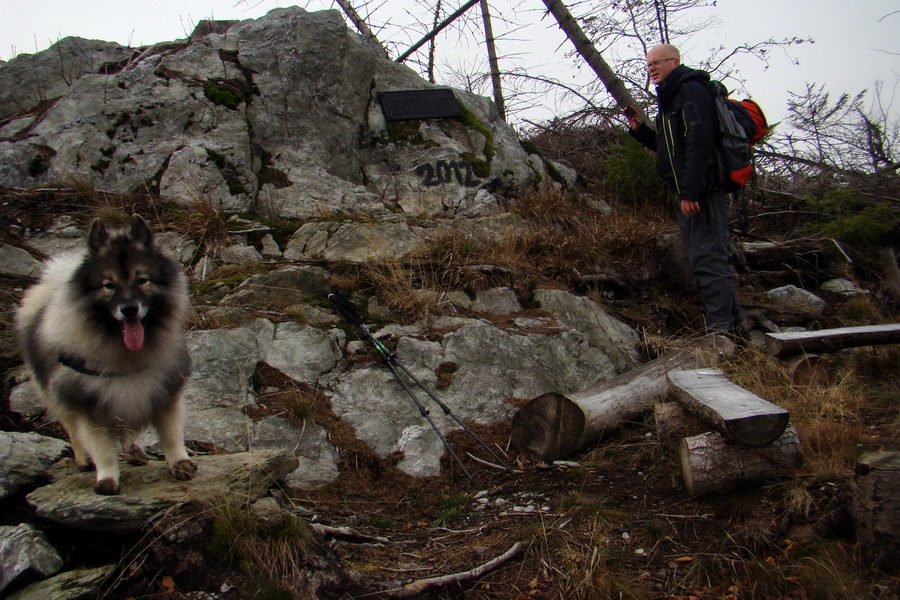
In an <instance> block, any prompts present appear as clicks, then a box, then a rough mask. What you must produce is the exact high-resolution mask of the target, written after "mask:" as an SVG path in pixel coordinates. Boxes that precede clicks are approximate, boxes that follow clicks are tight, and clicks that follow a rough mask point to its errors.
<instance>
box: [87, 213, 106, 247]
mask: <svg viewBox="0 0 900 600" xmlns="http://www.w3.org/2000/svg"><path fill="white" fill-rule="evenodd" d="M107 242H109V232H108V231H106V226H105V225H104V224H103V221H101V220H100V219H94V222H93V223H91V231H90V233H88V250H90V252H91V254H97V253H98V252H100V250H102V249H103V247H104V246H106V244H107Z"/></svg>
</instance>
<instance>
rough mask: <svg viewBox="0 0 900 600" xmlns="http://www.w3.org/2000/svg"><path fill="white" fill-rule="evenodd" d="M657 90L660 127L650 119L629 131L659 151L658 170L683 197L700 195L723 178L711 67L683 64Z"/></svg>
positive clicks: (695, 197)
mask: <svg viewBox="0 0 900 600" xmlns="http://www.w3.org/2000/svg"><path fill="white" fill-rule="evenodd" d="M656 94H657V99H658V102H659V114H658V115H657V116H656V132H655V133H654V132H653V130H652V129H651V128H650V127H648V126H647V124H646V123H643V124H641V126H640V127H639V128H638V129H637V130H629V132H630V133H631V135H632V136H634V138H635V139H637V140H638V141H639V142H641V143H642V144H644V145H645V146H647V147H648V148H650V149H651V150H655V151H656V170H657V172H658V173H659V176H660V177H662V179H663V180H664V181H665V182H666V183H668V184H669V187H670V188H671V189H672V191H673V192H674V193H675V195H676V196H677V199H683V198H686V199H688V200H693V201H700V200H701V199H702V198H704V197H705V196H706V194H705V193H704V192H705V190H706V189H708V188H709V187H711V186H712V185H714V184H715V183H716V181H717V179H718V177H717V173H718V171H717V168H716V164H717V163H716V112H715V110H716V108H715V104H714V100H713V96H712V92H711V91H710V89H709V73H706V72H705V71H698V70H696V69H691V68H689V67H686V66H684V65H678V66H677V67H675V68H674V69H673V70H672V72H671V73H669V76H668V77H666V78H665V80H664V81H663V82H662V83H661V84H660V85H659V86H657V88H656Z"/></svg>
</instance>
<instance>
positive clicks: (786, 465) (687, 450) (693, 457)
mask: <svg viewBox="0 0 900 600" xmlns="http://www.w3.org/2000/svg"><path fill="white" fill-rule="evenodd" d="M679 455H680V459H681V473H682V476H683V478H684V486H685V488H686V489H687V492H688V494H690V495H692V496H696V495H701V494H708V493H711V492H726V491H728V490H731V489H733V488H734V487H735V486H737V485H739V484H742V483H749V482H755V481H766V480H769V479H776V478H778V477H783V476H786V475H788V474H789V473H791V472H793V471H795V470H796V469H797V468H798V467H799V466H800V438H799V436H798V435H797V430H796V429H794V427H793V426H788V427H787V429H785V430H784V433H783V434H782V435H781V437H779V438H778V439H777V440H775V441H774V442H772V443H771V444H768V445H766V446H761V447H757V448H750V447H747V446H741V445H739V444H735V443H734V442H732V441H730V440H729V439H728V438H726V437H725V436H724V435H722V434H721V433H719V432H714V431H711V432H708V433H702V434H700V435H695V436H693V437H689V438H684V440H682V442H681V448H680V451H679Z"/></svg>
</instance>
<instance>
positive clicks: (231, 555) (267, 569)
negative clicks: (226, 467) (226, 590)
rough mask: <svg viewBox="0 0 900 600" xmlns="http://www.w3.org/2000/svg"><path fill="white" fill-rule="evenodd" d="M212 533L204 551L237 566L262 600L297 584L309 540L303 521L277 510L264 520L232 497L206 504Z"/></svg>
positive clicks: (302, 570)
mask: <svg viewBox="0 0 900 600" xmlns="http://www.w3.org/2000/svg"><path fill="white" fill-rule="evenodd" d="M210 513H211V516H212V521H213V524H212V534H211V541H210V543H209V547H208V551H209V552H210V554H212V555H213V556H214V557H216V558H219V559H220V560H223V561H228V562H231V563H233V564H235V565H237V566H238V568H239V569H240V570H241V571H243V572H244V573H245V574H246V575H247V576H248V578H249V580H250V581H252V582H253V584H254V585H255V586H256V587H257V590H255V591H256V592H257V593H260V596H257V597H263V596H264V595H266V594H272V593H274V592H275V591H276V590H289V589H291V588H292V586H297V585H298V584H299V583H300V580H299V578H300V577H302V575H303V572H304V564H303V558H304V556H305V553H306V547H307V545H308V544H309V542H310V540H311V536H310V532H309V529H308V527H307V525H306V522H305V521H303V520H302V519H300V518H299V517H297V516H296V515H294V514H292V513H290V512H288V511H286V510H281V511H279V512H277V513H272V514H267V515H266V516H264V517H261V516H260V515H258V514H256V513H255V512H254V511H253V508H252V504H251V503H250V502H249V501H247V500H246V499H243V498H240V497H238V496H236V495H234V494H229V495H226V496H224V497H222V498H217V499H215V500H214V501H211V502H210Z"/></svg>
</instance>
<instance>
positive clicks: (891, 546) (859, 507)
mask: <svg viewBox="0 0 900 600" xmlns="http://www.w3.org/2000/svg"><path fill="white" fill-rule="evenodd" d="M850 490H851V494H852V501H851V505H850V512H851V514H852V515H853V520H854V521H855V523H856V537H857V539H858V540H859V545H860V550H861V552H862V555H863V556H864V557H865V559H866V560H867V561H869V562H871V563H872V564H873V565H874V566H876V568H881V567H886V566H892V567H893V568H894V569H896V568H897V567H896V565H897V560H898V559H900V452H875V453H872V454H866V455H864V456H862V457H861V458H860V459H859V460H858V461H857V463H856V469H855V473H854V475H853V478H852V479H851V482H850Z"/></svg>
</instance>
